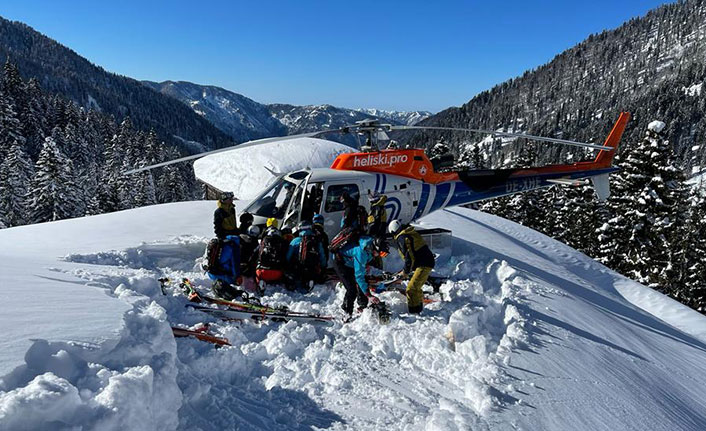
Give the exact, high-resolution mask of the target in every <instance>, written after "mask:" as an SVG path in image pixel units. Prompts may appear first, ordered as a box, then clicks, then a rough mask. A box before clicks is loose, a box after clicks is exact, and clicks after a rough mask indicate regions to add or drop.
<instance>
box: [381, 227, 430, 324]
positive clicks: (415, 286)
mask: <svg viewBox="0 0 706 431" xmlns="http://www.w3.org/2000/svg"><path fill="white" fill-rule="evenodd" d="M388 232H389V233H390V234H391V235H392V236H393V238H395V241H396V242H397V250H398V251H399V253H400V256H402V259H404V273H405V274H412V278H411V279H410V280H409V283H407V308H408V310H409V312H410V313H421V312H422V309H423V307H424V303H423V299H424V294H423V293H422V286H424V283H426V282H427V278H429V274H430V273H431V270H432V269H434V263H435V262H434V254H433V253H432V252H431V250H430V249H429V246H427V244H426V242H424V239H423V238H422V236H421V235H419V232H417V231H416V230H414V228H413V227H412V226H404V225H402V223H401V222H400V221H399V220H392V221H391V222H390V224H389V225H388Z"/></svg>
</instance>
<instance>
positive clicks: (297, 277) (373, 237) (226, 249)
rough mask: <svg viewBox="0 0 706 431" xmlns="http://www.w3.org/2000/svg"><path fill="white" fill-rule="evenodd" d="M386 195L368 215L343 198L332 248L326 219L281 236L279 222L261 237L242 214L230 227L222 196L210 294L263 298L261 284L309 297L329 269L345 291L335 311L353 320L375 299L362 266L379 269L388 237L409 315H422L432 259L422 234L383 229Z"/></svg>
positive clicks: (227, 199)
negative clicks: (398, 258) (392, 243)
mask: <svg viewBox="0 0 706 431" xmlns="http://www.w3.org/2000/svg"><path fill="white" fill-rule="evenodd" d="M386 199H387V197H386V196H385V195H378V196H372V197H371V199H370V213H368V212H367V210H366V209H365V207H364V206H362V205H360V204H359V203H358V199H357V197H356V196H351V195H350V194H348V193H345V192H344V193H343V194H342V195H341V197H340V201H341V202H342V203H343V206H344V214H343V219H342V221H341V230H340V232H339V233H338V234H337V235H336V236H335V237H333V238H332V239H331V240H330V241H329V238H328V236H327V235H326V232H325V231H324V217H323V216H322V215H321V214H313V215H311V217H310V218H309V219H306V220H302V221H301V222H300V223H299V224H298V225H297V227H296V228H295V229H294V230H291V229H288V228H283V229H279V227H278V222H277V219H275V218H270V219H268V220H267V223H266V227H265V229H264V231H261V229H260V228H259V227H258V226H256V225H253V217H252V215H251V214H248V213H243V214H241V216H240V218H239V223H237V222H236V214H235V207H234V205H233V194H232V193H230V192H224V193H222V194H221V197H220V199H219V201H218V209H217V210H216V212H215V213H214V230H215V233H216V237H217V239H214V240H212V241H211V243H209V249H208V250H207V256H206V257H207V262H206V264H205V267H204V268H205V269H206V270H207V272H208V275H209V277H210V278H211V279H213V280H214V285H213V289H214V291H215V293H216V294H217V295H218V296H220V297H223V298H225V299H233V298H235V297H237V296H238V295H239V294H240V293H241V292H242V291H241V290H239V289H238V288H236V287H235V286H240V287H241V288H243V289H245V290H251V291H259V292H260V293H262V292H263V291H264V288H265V286H266V285H267V284H274V283H280V284H283V285H284V286H285V287H286V288H289V289H302V288H304V289H307V290H310V289H311V288H313V286H314V285H315V284H319V283H323V282H324V281H326V279H327V273H326V268H327V267H328V266H329V260H330V261H331V266H333V269H334V271H335V274H336V276H337V277H338V279H339V280H340V282H341V283H342V284H343V286H345V288H346V294H345V296H344V300H343V305H342V306H341V308H342V309H343V311H344V312H345V313H346V314H347V315H349V316H350V315H352V313H353V309H354V306H355V303H356V302H357V303H358V310H359V311H362V309H364V308H366V307H367V306H368V304H369V303H373V304H376V303H378V302H379V299H378V298H377V297H376V296H375V295H374V294H373V291H372V290H373V289H372V288H371V286H370V285H369V283H368V281H367V279H366V275H367V273H368V267H369V266H374V267H377V268H380V269H382V259H383V258H384V257H386V256H387V254H388V251H389V249H388V245H387V239H388V238H392V239H393V240H394V241H395V242H396V245H397V249H398V251H399V252H400V255H401V256H402V258H403V260H404V263H405V265H404V269H403V270H402V271H400V273H398V274H397V276H399V277H411V278H410V280H409V283H408V285H407V289H406V295H407V305H408V310H409V312H410V313H420V312H421V311H422V308H423V294H422V286H423V285H424V283H425V282H426V281H427V278H428V276H429V273H430V272H431V270H432V269H433V267H434V255H433V253H432V252H431V250H430V249H429V247H428V246H427V245H426V243H425V242H424V240H423V239H422V237H421V235H419V233H418V232H417V231H416V230H415V229H414V228H413V227H412V226H409V225H403V224H402V223H401V222H400V221H399V220H392V221H390V222H389V223H388V220H387V213H386V211H385V202H386Z"/></svg>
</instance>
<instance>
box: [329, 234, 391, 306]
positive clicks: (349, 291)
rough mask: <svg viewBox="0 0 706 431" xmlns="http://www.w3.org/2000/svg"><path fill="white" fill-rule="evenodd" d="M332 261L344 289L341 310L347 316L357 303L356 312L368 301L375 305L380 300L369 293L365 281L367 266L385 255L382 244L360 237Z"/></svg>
mask: <svg viewBox="0 0 706 431" xmlns="http://www.w3.org/2000/svg"><path fill="white" fill-rule="evenodd" d="M336 254H337V256H336V259H334V260H333V268H334V270H335V271H336V274H337V275H338V278H339V279H340V280H341V283H343V286H344V287H345V288H346V295H345V296H344V298H343V304H342V305H341V309H342V310H343V311H344V312H345V313H346V314H348V317H349V318H350V316H351V315H352V314H353V305H354V304H355V302H356V299H357V301H358V311H362V310H363V309H365V308H366V307H367V306H368V301H370V302H372V303H373V304H377V303H379V302H380V300H379V299H378V298H377V297H376V296H374V295H373V294H372V293H371V292H370V286H368V282H367V281H366V280H365V275H366V273H367V266H368V263H370V261H371V260H373V258H374V257H376V256H381V255H386V254H387V251H386V250H385V249H384V242H381V241H376V240H375V239H373V238H372V237H369V236H362V237H360V239H358V241H357V242H356V243H353V242H349V243H348V244H346V245H345V246H343V247H342V248H341V249H340V250H339V251H338V252H337V253H336Z"/></svg>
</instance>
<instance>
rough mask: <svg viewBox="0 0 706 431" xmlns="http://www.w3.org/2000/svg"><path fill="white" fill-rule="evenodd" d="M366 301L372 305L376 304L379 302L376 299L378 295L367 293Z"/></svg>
mask: <svg viewBox="0 0 706 431" xmlns="http://www.w3.org/2000/svg"><path fill="white" fill-rule="evenodd" d="M368 301H370V303H371V304H373V305H377V304H379V303H380V300H379V299H378V297H377V296H373V295H368Z"/></svg>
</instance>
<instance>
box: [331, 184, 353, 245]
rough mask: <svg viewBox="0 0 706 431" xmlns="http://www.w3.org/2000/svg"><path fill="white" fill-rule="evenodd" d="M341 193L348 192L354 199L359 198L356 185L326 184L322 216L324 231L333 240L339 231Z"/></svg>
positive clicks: (341, 206)
mask: <svg viewBox="0 0 706 431" xmlns="http://www.w3.org/2000/svg"><path fill="white" fill-rule="evenodd" d="M343 192H348V194H349V195H351V196H352V197H354V198H356V199H358V198H359V197H360V187H358V184H357V183H351V182H345V183H330V182H329V183H328V184H327V187H326V198H325V199H324V208H323V216H324V220H325V224H324V229H325V230H326V234H327V235H328V236H329V237H330V238H333V237H334V236H335V235H336V234H337V233H338V232H339V231H340V230H341V220H342V219H343V209H344V206H343V202H341V200H340V199H341V195H342V194H343Z"/></svg>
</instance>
